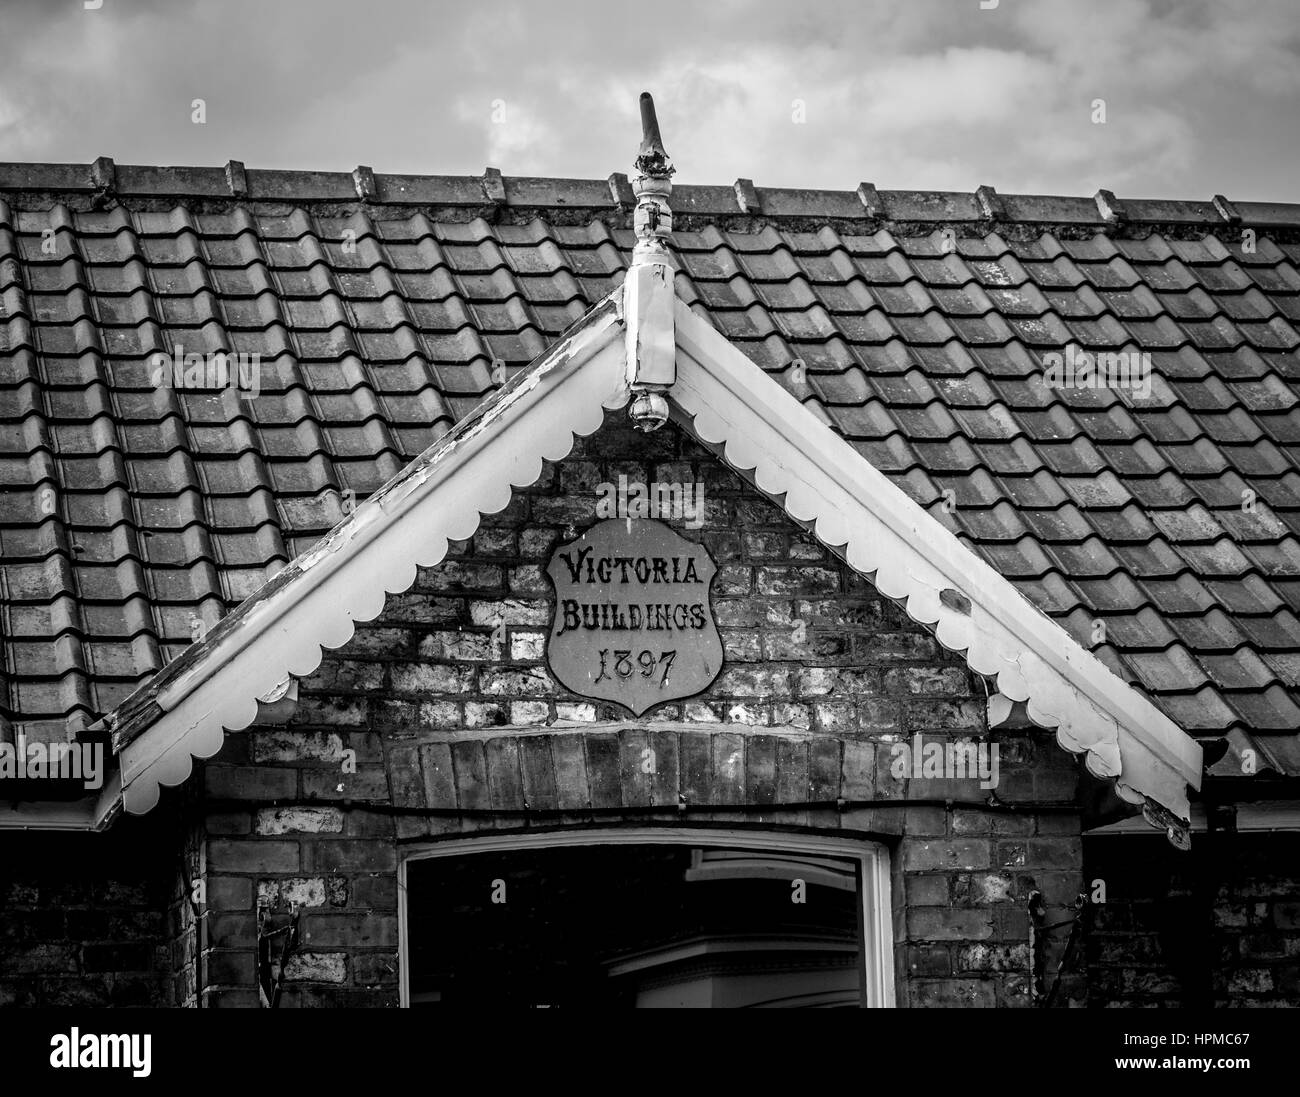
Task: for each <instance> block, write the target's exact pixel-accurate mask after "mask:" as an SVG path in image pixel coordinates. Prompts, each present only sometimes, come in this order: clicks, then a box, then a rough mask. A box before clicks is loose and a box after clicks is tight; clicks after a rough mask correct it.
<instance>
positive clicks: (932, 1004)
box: [911, 979, 997, 1009]
mask: <svg viewBox="0 0 1300 1097" xmlns="http://www.w3.org/2000/svg"><path fill="white" fill-rule="evenodd" d="M911 996H912V1004H913V1005H914V1006H917V1007H919V1008H922V1009H933V1008H936V1007H938V1008H944V1009H966V1008H970V1007H972V1006H974V1007H983V1008H991V1007H993V1006H996V1005H997V994H996V991H995V989H994V984H993V983H991V982H985V981H984V980H981V979H921V980H917V981H916V982H915V983H914V984H913V986H912V988H911Z"/></svg>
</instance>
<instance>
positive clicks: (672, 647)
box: [546, 518, 722, 716]
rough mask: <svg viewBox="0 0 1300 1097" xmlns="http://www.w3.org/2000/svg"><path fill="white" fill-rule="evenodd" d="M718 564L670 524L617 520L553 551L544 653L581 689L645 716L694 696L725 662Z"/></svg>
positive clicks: (567, 683)
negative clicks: (716, 593)
mask: <svg viewBox="0 0 1300 1097" xmlns="http://www.w3.org/2000/svg"><path fill="white" fill-rule="evenodd" d="M717 570H718V569H717V567H716V566H715V565H714V563H713V561H712V560H711V559H710V558H709V554H708V553H707V552H706V551H705V549H704V547H703V546H702V545H695V544H692V543H691V542H690V541H687V540H686V539H685V538H684V537H682V536H681V535H680V534H678V533H677V532H676V531H674V530H672V529H671V528H669V527H668V526H666V525H664V524H663V523H662V522H656V521H652V520H650V519H647V518H611V519H609V520H608V521H605V522H598V523H597V524H596V525H594V526H592V527H591V528H590V529H589V530H587V532H586V533H584V534H583V535H582V536H581V537H579V538H578V539H577V540H576V541H570V542H569V543H568V544H565V545H561V546H560V547H559V548H557V549H556V550H555V553H554V555H553V556H552V557H551V562H550V564H548V565H547V568H546V572H547V574H548V575H549V576H550V577H551V582H552V583H554V584H555V619H554V621H553V622H552V624H551V638H550V642H549V643H548V644H547V648H546V657H547V662H548V664H549V665H550V668H551V673H552V674H554V675H555V677H556V678H557V679H559V681H560V682H562V683H563V684H564V685H565V686H567V687H568V688H569V689H571V690H572V691H573V692H574V693H578V694H581V695H582V696H583V697H593V698H597V699H599V700H601V701H613V702H614V703H616V704H619V705H623V706H624V707H626V708H629V709H631V710H632V712H633V713H634V714H635V715H637V716H640V715H641V714H642V713H643V712H645V711H646V710H647V709H650V708H653V707H654V706H655V705H659V704H663V703H664V702H665V701H674V700H676V699H677V698H679V697H690V696H691V695H692V694H696V693H699V692H700V691H701V690H702V689H704V688H705V687H706V686H708V685H709V683H711V682H712V681H713V680H714V679H715V678H716V677H717V676H718V672H719V671H721V670H722V638H721V637H720V636H719V635H718V626H717V624H716V623H715V621H714V620H713V606H712V603H711V602H710V599H709V592H710V588H711V586H712V584H713V576H714V575H715V574H716V573H717Z"/></svg>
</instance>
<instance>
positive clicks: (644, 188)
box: [623, 91, 677, 431]
mask: <svg viewBox="0 0 1300 1097" xmlns="http://www.w3.org/2000/svg"><path fill="white" fill-rule="evenodd" d="M635 167H636V169H637V171H638V172H639V173H640V174H638V175H637V176H636V178H635V179H633V180H632V193H633V194H634V195H635V196H636V210H635V212H634V213H633V216H632V228H633V231H634V232H635V233H636V246H635V247H634V248H633V249H632V266H631V267H630V269H629V270H628V272H627V278H626V280H625V281H624V283H623V286H624V316H625V323H626V324H627V360H628V384H629V387H630V388H631V390H632V397H633V398H632V403H631V407H630V408H629V409H628V413H629V415H630V416H631V418H632V424H633V426H635V427H636V429H637V430H640V431H653V430H657V429H658V428H659V427H661V426H662V425H663V424H664V423H665V422H667V420H668V401H667V399H666V398H665V395H664V394H665V393H666V392H667V391H668V390H669V389H670V388H672V385H673V383H674V381H676V379H677V365H676V360H677V345H676V335H675V333H674V324H673V303H674V301H675V296H674V293H673V267H672V262H671V260H670V258H669V255H668V239H669V237H670V236H672V232H673V211H672V207H671V206H669V204H668V199H669V196H670V195H671V194H672V192H673V184H672V179H671V178H670V177H671V176H672V174H673V171H674V170H675V169H674V168H673V164H672V161H671V160H669V159H668V153H667V152H666V151H664V142H663V138H662V137H660V135H659V119H658V118H657V117H655V102H654V99H652V98H651V97H650V93H649V92H648V91H643V92H642V93H641V147H640V149H638V150H637V157H636V161H635Z"/></svg>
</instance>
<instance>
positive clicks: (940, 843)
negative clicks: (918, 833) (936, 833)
mask: <svg viewBox="0 0 1300 1097" xmlns="http://www.w3.org/2000/svg"><path fill="white" fill-rule="evenodd" d="M991 864H992V854H991V851H990V848H989V842H988V841H987V840H986V839H983V838H952V839H925V840H922V839H909V840H908V841H907V842H906V843H905V844H904V848H903V867H904V868H905V869H906V870H907V871H909V872H924V871H928V870H929V871H932V870H935V869H963V868H965V869H972V868H988V867H989V866H990V865H991Z"/></svg>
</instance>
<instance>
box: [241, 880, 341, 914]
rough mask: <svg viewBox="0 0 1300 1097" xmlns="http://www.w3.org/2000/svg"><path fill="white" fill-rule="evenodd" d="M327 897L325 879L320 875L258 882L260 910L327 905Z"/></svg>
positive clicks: (258, 904)
mask: <svg viewBox="0 0 1300 1097" xmlns="http://www.w3.org/2000/svg"><path fill="white" fill-rule="evenodd" d="M326 898H327V892H326V886H325V879H324V878H323V877H320V876H294V877H290V878H288V879H283V880H259V881H258V882H257V906H258V909H260V910H286V909H289V908H292V907H319V906H324V905H325V901H326Z"/></svg>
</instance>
